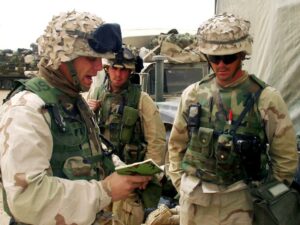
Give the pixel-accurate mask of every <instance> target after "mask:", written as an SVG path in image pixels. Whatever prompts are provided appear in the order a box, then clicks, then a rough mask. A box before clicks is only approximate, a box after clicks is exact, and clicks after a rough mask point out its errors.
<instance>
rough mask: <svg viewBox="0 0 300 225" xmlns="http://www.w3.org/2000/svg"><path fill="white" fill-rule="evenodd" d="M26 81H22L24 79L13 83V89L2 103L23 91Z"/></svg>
mask: <svg viewBox="0 0 300 225" xmlns="http://www.w3.org/2000/svg"><path fill="white" fill-rule="evenodd" d="M26 81H27V80H24V79H20V80H16V81H14V84H13V85H14V86H13V89H12V90H11V91H9V93H8V94H7V96H6V97H5V98H4V99H3V103H5V102H7V101H8V100H9V99H11V98H12V97H13V96H14V95H16V94H17V93H19V92H21V91H23V90H25V85H24V84H25V82H26Z"/></svg>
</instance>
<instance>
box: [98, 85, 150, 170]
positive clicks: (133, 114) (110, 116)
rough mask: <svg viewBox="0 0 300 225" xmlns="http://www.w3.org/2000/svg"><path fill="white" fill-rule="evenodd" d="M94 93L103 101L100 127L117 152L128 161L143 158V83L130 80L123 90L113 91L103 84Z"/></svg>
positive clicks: (144, 149) (99, 117)
mask: <svg viewBox="0 0 300 225" xmlns="http://www.w3.org/2000/svg"><path fill="white" fill-rule="evenodd" d="M95 93H98V97H97V99H99V100H100V102H101V107H100V110H99V113H98V114H97V120H98V123H99V127H100V129H101V132H102V133H104V135H105V136H106V138H108V139H109V141H110V142H111V143H112V144H113V145H114V147H115V150H116V152H117V155H118V156H119V157H120V158H121V159H122V160H123V161H124V162H126V163H127V164H128V163H133V162H138V161H142V160H144V156H145V151H146V144H145V141H144V135H143V132H142V128H141V121H140V118H139V113H138V103H139V100H140V95H141V88H140V85H137V84H131V83H129V84H128V87H127V88H126V89H124V90H122V91H121V92H120V93H112V92H110V91H109V90H107V88H106V87H105V86H104V85H102V86H101V87H100V88H99V91H96V92H95Z"/></svg>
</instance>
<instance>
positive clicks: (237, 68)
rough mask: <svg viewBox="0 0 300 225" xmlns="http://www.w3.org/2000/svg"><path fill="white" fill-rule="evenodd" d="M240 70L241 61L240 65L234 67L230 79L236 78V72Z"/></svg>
mask: <svg viewBox="0 0 300 225" xmlns="http://www.w3.org/2000/svg"><path fill="white" fill-rule="evenodd" d="M241 69H242V61H241V62H240V64H239V65H238V66H237V67H236V69H235V71H233V73H232V75H231V79H233V78H234V77H235V76H236V74H237V72H238V71H239V70H241Z"/></svg>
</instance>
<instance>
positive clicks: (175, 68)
mask: <svg viewBox="0 0 300 225" xmlns="http://www.w3.org/2000/svg"><path fill="white" fill-rule="evenodd" d="M195 33H196V32H195V31H194V32H193V34H195ZM193 34H191V33H188V32H186V33H178V31H177V30H176V29H171V30H170V31H168V32H167V33H160V34H156V35H140V36H128V37H124V38H123V42H124V43H125V44H127V45H130V46H134V48H137V50H138V51H139V55H140V56H141V57H142V58H143V59H144V69H143V70H142V72H141V73H140V77H139V81H138V82H139V83H140V84H141V85H142V90H143V91H145V92H147V93H148V94H149V95H150V96H151V97H152V98H153V99H154V101H155V102H156V104H157V106H158V108H159V112H160V115H161V118H162V120H163V122H164V124H165V127H166V131H167V138H168V137H169V134H170V131H171V129H172V126H173V121H174V118H175V114H176V111H177V107H178V104H179V101H180V95H181V93H182V91H183V90H184V89H185V88H186V87H187V86H189V85H190V84H192V83H194V82H196V81H199V80H201V78H202V77H203V76H204V75H206V74H207V73H208V64H207V62H206V60H205V58H204V57H203V56H202V55H200V54H198V53H196V52H195V51H194V47H195V41H196V37H195V36H194V35H193Z"/></svg>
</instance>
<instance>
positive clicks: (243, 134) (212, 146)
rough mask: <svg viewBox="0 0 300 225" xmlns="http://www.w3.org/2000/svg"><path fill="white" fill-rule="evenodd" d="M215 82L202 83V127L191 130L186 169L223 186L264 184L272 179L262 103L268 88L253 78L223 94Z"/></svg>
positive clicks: (206, 79) (185, 159)
mask: <svg viewBox="0 0 300 225" xmlns="http://www.w3.org/2000/svg"><path fill="white" fill-rule="evenodd" d="M214 78H215V75H214V74H211V75H209V76H207V77H205V78H204V79H203V80H201V81H200V82H199V90H200V91H199V95H197V97H198V99H199V100H198V103H197V105H198V107H199V109H200V110H199V113H198V114H197V117H199V118H198V119H199V124H198V126H197V127H193V128H192V129H191V128H190V129H189V132H190V141H189V143H188V148H187V151H186V153H185V155H184V158H183V161H182V168H183V170H184V171H185V172H186V173H187V174H189V175H193V176H197V177H199V178H200V179H201V180H203V181H207V182H211V183H214V184H218V185H230V184H233V183H235V182H236V181H239V180H245V181H250V180H261V179H262V178H263V177H265V176H266V174H267V156H266V146H267V144H266V143H267V141H266V135H265V130H264V124H263V121H262V119H261V116H260V113H259V111H258V108H257V100H258V97H259V95H260V93H261V91H262V90H263V89H264V88H265V87H266V84H265V83H264V82H263V81H261V80H259V79H258V78H257V77H255V76H254V75H249V78H248V79H247V80H246V81H245V82H243V83H241V84H239V85H237V86H235V87H229V88H226V89H222V88H220V87H217V86H216V83H215V81H214ZM188 127H189V125H188Z"/></svg>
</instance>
